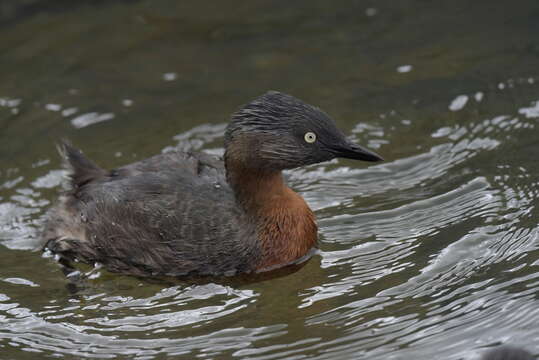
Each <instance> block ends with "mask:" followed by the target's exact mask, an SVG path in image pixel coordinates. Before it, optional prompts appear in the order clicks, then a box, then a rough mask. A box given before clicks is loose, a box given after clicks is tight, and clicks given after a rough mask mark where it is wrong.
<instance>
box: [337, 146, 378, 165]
mask: <svg viewBox="0 0 539 360" xmlns="http://www.w3.org/2000/svg"><path fill="white" fill-rule="evenodd" d="M334 153H335V156H336V157H341V158H346V159H355V160H363V161H383V160H384V159H383V158H382V157H381V156H380V155H378V154H377V153H375V152H373V151H370V150H368V149H367V148H364V147H363V146H360V145H357V144H353V143H350V142H346V143H344V144H343V145H340V146H339V147H336V148H335V149H334Z"/></svg>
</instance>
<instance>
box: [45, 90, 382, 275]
mask: <svg viewBox="0 0 539 360" xmlns="http://www.w3.org/2000/svg"><path fill="white" fill-rule="evenodd" d="M264 97H266V98H264ZM261 100H263V101H270V110H275V106H274V105H275V104H274V102H277V103H278V105H279V106H280V108H279V109H280V110H283V109H286V106H289V105H290V104H289V103H290V102H291V103H292V105H297V103H296V101H297V102H299V105H298V106H300V108H301V109H300V110H303V111H304V112H306V113H307V115H310V116H311V117H313V116H321V117H322V115H323V116H326V115H325V114H323V113H321V112H320V110H318V109H316V108H313V107H310V106H309V105H306V104H304V103H302V102H300V101H299V100H297V99H294V98H292V97H290V96H288V95H284V94H280V93H268V94H266V95H264V96H263V97H261V98H260V99H258V101H261ZM253 104H254V105H253ZM249 106H253V107H254V108H250V107H249ZM259 108H260V105H259V104H257V103H256V101H255V102H253V103H251V104H249V105H247V106H246V107H244V108H243V109H241V110H240V111H239V112H238V113H237V114H236V115H235V116H236V118H235V119H234V118H233V121H232V124H231V125H229V128H228V130H227V134H226V136H225V149H226V152H225V158H224V160H223V159H220V158H218V157H215V156H212V155H208V154H205V153H185V152H179V151H173V152H169V153H165V154H161V155H157V156H154V157H151V158H149V159H146V160H143V161H140V162H137V163H134V164H130V165H127V166H124V167H120V168H118V169H115V170H112V171H106V170H104V169H101V168H100V167H98V166H97V165H95V164H94V163H93V162H92V161H90V160H88V159H87V158H86V157H84V155H82V153H81V152H80V151H79V150H77V149H75V148H73V147H71V146H70V145H68V144H63V145H62V146H61V149H60V150H61V153H62V155H63V157H64V159H65V160H66V162H67V168H68V169H69V170H70V176H71V184H70V185H71V186H70V190H68V191H67V192H65V193H64V194H62V195H61V197H60V199H59V201H58V203H57V204H56V206H55V207H53V208H52V209H51V210H50V211H49V214H48V220H47V223H46V226H45V230H44V232H43V240H44V242H45V243H46V247H47V248H49V249H50V250H51V251H53V252H54V253H57V254H59V255H60V256H61V257H62V258H63V259H67V260H68V261H69V260H78V261H82V262H86V263H90V264H93V263H95V262H99V263H101V264H103V265H104V266H105V267H106V268H107V269H109V270H111V271H114V272H120V273H126V274H132V275H137V276H182V275H187V274H190V275H232V274H236V273H246V272H259V271H265V270H269V269H273V268H277V267H281V266H284V265H287V264H289V263H292V262H294V261H296V260H298V259H300V258H301V257H303V256H305V255H306V254H307V253H308V252H309V251H310V250H311V249H312V248H313V247H315V246H316V242H317V227H316V222H315V217H314V215H313V213H312V211H311V210H310V209H309V207H308V205H307V204H306V202H305V201H304V200H303V199H302V198H301V196H299V195H298V194H296V193H295V192H294V191H292V190H291V189H290V188H289V187H287V186H286V185H285V183H284V181H283V178H282V174H281V170H282V169H285V168H291V167H296V166H299V165H301V164H302V163H301V162H302V161H303V162H304V163H306V164H307V163H314V162H319V161H323V160H328V159H329V158H332V157H335V156H334V155H332V154H329V153H317V151H318V150H317V151H315V152H313V151H311V153H307V154H306V155H308V156H309V158H308V159H307V160H305V159H306V158H305V156H301V154H299V155H298V154H292V153H291V151H293V150H294V148H293V146H296V145H295V144H294V142H295V141H296V139H295V138H294V139H293V140H291V139H288V140H286V141H287V143H284V142H283V140H282V139H277V140H278V141H277V140H274V139H273V138H271V139H270V140H269V142H268V141H264V137H267V136H268V130H267V129H263V130H262V131H260V132H257V131H256V129H253V128H252V124H250V123H249V124H247V125H246V122H245V119H244V118H242V117H241V115H244V116H245V117H246V118H247V119H254V120H256V119H257V116H258V117H261V116H262V114H258V115H257V114H255V116H254V117H253V111H254V110H257V109H259ZM294 111H298V110H297V109H296V110H294V109H292V110H291V112H292V113H293V112H294ZM309 111H310V112H312V114H309ZM302 114H303V113H302ZM328 119H329V118H328ZM323 120H324V121H326V119H325V118H323ZM279 121H280V120H279ZM255 125H257V124H256V123H255ZM275 125H279V124H278V122H277V124H275ZM323 125H325V124H323ZM235 126H236V127H235ZM270 126H271V122H270ZM313 126H314V127H315V128H316V127H317V126H320V124H314V125H313ZM330 130H331V131H338V130H336V128H335V129H333V128H332V129H330ZM301 131H304V130H303V129H301ZM320 132H323V131H321V130H320ZM340 135H341V134H340V133H336V135H335V136H336V137H339V136H340ZM255 139H256V140H255ZM260 139H262V140H260ZM302 140H303V139H302ZM339 140H340V138H339ZM253 141H254V143H253ZM273 141H275V144H276V145H277V146H278V147H274V146H275V144H273V143H272V142H273ZM279 141H280V142H279ZM305 141H307V140H305ZM265 144H266V145H267V147H264V146H266V145H265ZM341 145H342V144H341ZM286 146H288V147H289V148H288V149H286ZM301 146H303V145H301ZM320 146H322V145H320ZM342 146H344V145H342ZM354 146H355V145H354ZM279 149H282V151H283V152H282V154H283V158H281V157H279V156H277V155H280V154H279V151H281V150H279ZM357 149H360V148H354V149H352V150H356V151H357V152H358V153H361V154H362V155H361V156H363V157H368V156H371V157H372V158H369V159H370V160H371V161H372V160H374V159H375V158H374V156H376V155H375V154H373V153H369V152H368V151H367V150H365V149H361V151H363V152H361V151H360V150H357ZM352 150H349V149H347V151H349V152H350V151H352ZM339 151H341V150H339ZM342 151H344V150H342ZM342 151H341V152H342ZM287 152H290V154H291V156H296V157H298V159H293V160H290V158H286V155H287ZM275 154H277V155H275ZM346 154H348V153H346ZM346 154H345V155H346ZM347 157H350V154H348V156H347ZM311 158H312V159H311ZM378 159H379V158H376V160H378ZM367 160H368V159H367Z"/></svg>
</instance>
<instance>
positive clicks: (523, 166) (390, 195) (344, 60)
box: [0, 0, 539, 360]
mask: <svg viewBox="0 0 539 360" xmlns="http://www.w3.org/2000/svg"><path fill="white" fill-rule="evenodd" d="M0 30H1V33H2V36H1V40H0V54H1V55H0V75H1V76H0V78H1V81H0V161H1V163H0V354H1V356H0V358H1V359H36V358H62V359H85V358H125V359H169V358H175V359H176V358H177V359H193V358H204V359H228V358H237V359H307V358H308V359H370V360H373V359H478V358H479V356H480V354H481V353H482V352H483V351H484V350H485V349H487V348H489V347H492V346H495V345H497V344H500V343H509V344H514V345H520V346H523V347H525V348H527V349H528V350H530V351H531V352H534V353H535V354H539V345H538V344H539V326H538V324H539V300H538V292H539V249H538V248H539V239H538V237H539V226H538V224H537V219H538V212H537V209H536V206H537V205H538V200H537V198H538V192H539V183H538V175H537V174H538V173H539V166H538V162H537V157H538V154H539V140H538V139H539V130H538V129H537V126H538V125H539V124H538V122H539V86H538V83H539V70H538V69H539V66H538V65H539V37H538V36H537V35H538V34H539V4H538V3H537V1H520V2H512V3H509V2H506V1H486V0H479V1H466V0H456V1H451V2H447V1H446V2H434V1H431V2H429V1H420V0H406V1H398V2H397V1H343V2H338V3H337V2H329V1H303V2H277V1H260V2H238V1H232V2H230V1H227V2H210V1H207V2H206V1H197V2H178V1H172V0H170V1H165V0H154V1H132V2H130V1H54V2H53V1H40V0H33V1H32V0H28V1H19V2H11V3H8V2H6V3H5V4H0ZM268 89H276V90H281V91H285V92H289V93H292V94H294V95H295V96H297V97H300V98H302V99H304V100H306V101H308V102H310V103H313V104H316V105H318V106H320V107H322V108H323V109H324V110H325V111H326V112H328V113H329V114H331V115H332V116H333V117H334V118H335V119H336V121H337V123H338V124H339V126H340V127H341V128H343V129H344V130H345V131H346V132H347V133H349V134H351V136H352V137H353V138H354V139H355V140H356V141H358V142H360V143H362V144H364V145H367V146H369V147H370V148H372V149H374V150H375V151H377V152H379V153H380V154H381V155H382V156H384V158H385V159H386V161H385V162H383V163H380V164H375V165H371V164H366V163H358V162H353V161H346V160H339V161H333V162H330V163H325V164H320V165H316V166H310V167H307V168H303V169H297V170H294V171H291V172H289V173H288V177H289V183H290V185H291V186H292V187H293V188H294V189H296V190H297V191H298V192H300V193H301V194H302V195H303V196H304V197H305V199H306V200H307V201H308V202H309V204H310V205H311V207H312V208H313V209H314V210H315V212H316V215H317V217H318V222H319V226H320V253H319V254H317V255H316V256H314V257H313V258H312V259H311V260H310V261H309V262H308V263H307V264H306V265H305V266H304V267H302V268H301V269H299V270H297V271H295V272H292V273H290V274H277V275H276V276H274V277H273V278H268V279H258V280H257V281H245V280H241V281H240V280H226V281H211V282H207V283H192V282H191V283H187V282H182V281H178V282H174V283H168V282H167V283H163V282H156V281H143V280H140V279H136V278H132V277H127V276H120V275H117V274H111V273H108V272H106V271H104V270H102V269H91V268H84V269H83V271H85V272H87V279H86V280H85V281H84V282H83V283H81V284H77V286H73V284H72V283H71V282H70V281H69V280H68V279H66V277H65V276H64V274H63V273H62V271H61V269H60V267H59V265H58V264H57V263H56V262H55V261H54V259H52V258H51V257H47V256H42V254H41V253H40V252H33V251H32V249H33V248H34V246H35V245H36V243H37V239H38V235H37V234H38V232H39V229H40V226H41V223H42V219H43V215H44V213H45V211H46V209H47V208H48V207H49V206H50V205H51V203H52V201H54V199H55V197H56V195H57V193H58V192H59V191H60V190H61V181H62V176H63V171H62V170H61V165H60V161H59V158H58V156H57V154H56V150H55V146H54V143H55V142H56V141H57V140H58V139H60V138H69V139H71V141H72V142H73V143H75V144H76V145H77V146H79V147H81V148H82V149H84V151H85V153H86V154H87V155H88V156H90V157H91V158H93V159H94V160H95V161H96V162H97V163H99V164H101V165H102V166H105V167H109V168H111V167H115V166H119V165H122V164H125V163H129V162H132V161H135V160H137V159H142V158H145V157H147V156H150V155H152V154H155V153H158V152H160V151H166V150H167V149H170V147H174V146H179V147H181V148H183V149H204V150H206V151H210V152H213V153H220V152H221V151H222V140H223V131H224V127H225V125H226V122H227V120H228V116H229V114H230V113H231V112H233V111H234V110H235V109H236V108H237V107H238V106H239V105H241V104H243V103H245V102H247V101H249V100H251V99H252V98H254V97H255V96H257V95H259V94H261V93H263V92H264V91H266V90H268Z"/></svg>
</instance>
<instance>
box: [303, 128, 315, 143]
mask: <svg viewBox="0 0 539 360" xmlns="http://www.w3.org/2000/svg"><path fill="white" fill-rule="evenodd" d="M304 139H305V141H306V142H308V143H309V144H312V143H313V142H315V141H316V134H315V133H313V132H312V131H309V132H306V133H305V137H304Z"/></svg>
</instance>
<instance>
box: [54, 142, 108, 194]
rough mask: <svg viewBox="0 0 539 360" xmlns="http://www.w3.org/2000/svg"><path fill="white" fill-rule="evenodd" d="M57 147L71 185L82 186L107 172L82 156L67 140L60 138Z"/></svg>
mask: <svg viewBox="0 0 539 360" xmlns="http://www.w3.org/2000/svg"><path fill="white" fill-rule="evenodd" d="M57 148H58V152H59V153H60V156H61V157H62V159H63V161H64V167H65V168H66V169H67V170H69V177H70V178H71V185H72V186H73V187H74V188H77V187H80V186H83V185H84V184H86V183H88V182H90V181H93V180H95V179H98V178H101V177H103V176H105V175H106V174H107V171H106V170H105V169H102V168H100V167H99V166H97V165H96V164H95V163H94V162H93V161H92V160H90V159H88V158H87V157H86V156H84V155H83V153H82V151H80V150H79V149H77V148H75V147H73V146H72V145H71V144H70V143H69V141H67V140H62V141H61V142H60V143H59V144H58V146H57Z"/></svg>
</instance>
